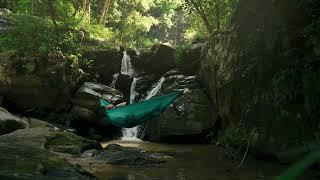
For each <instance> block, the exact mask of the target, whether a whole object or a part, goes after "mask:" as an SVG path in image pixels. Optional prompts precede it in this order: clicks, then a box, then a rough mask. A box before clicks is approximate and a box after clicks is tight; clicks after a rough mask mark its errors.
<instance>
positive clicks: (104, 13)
mask: <svg viewBox="0 0 320 180" xmlns="http://www.w3.org/2000/svg"><path fill="white" fill-rule="evenodd" d="M110 5H111V0H105V1H104V2H103V6H102V8H101V11H100V13H101V14H100V20H99V23H100V24H103V25H104V24H105V21H106V17H107V13H108V10H109V7H110Z"/></svg>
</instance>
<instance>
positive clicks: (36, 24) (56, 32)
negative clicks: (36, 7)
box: [0, 15, 79, 55]
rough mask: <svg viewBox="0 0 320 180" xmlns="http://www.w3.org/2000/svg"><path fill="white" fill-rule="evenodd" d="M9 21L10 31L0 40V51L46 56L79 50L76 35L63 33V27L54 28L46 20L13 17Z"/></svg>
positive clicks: (33, 17)
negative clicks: (6, 50)
mask: <svg viewBox="0 0 320 180" xmlns="http://www.w3.org/2000/svg"><path fill="white" fill-rule="evenodd" d="M11 21H12V22H13V27H12V29H11V30H10V31H9V32H8V33H6V34H5V36H3V37H1V38H0V47H1V48H2V50H4V49H9V50H16V51H18V52H29V53H31V54H38V55H47V54H48V53H49V52H51V51H53V50H61V51H63V52H68V53H72V52H74V51H77V50H78V49H79V45H78V42H77V39H76V35H75V34H74V33H72V32H71V31H64V29H63V27H57V28H54V25H53V23H52V21H51V20H50V19H48V18H39V17H35V16H30V15H13V16H12V17H11Z"/></svg>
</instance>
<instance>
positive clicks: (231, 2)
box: [184, 0, 238, 33]
mask: <svg viewBox="0 0 320 180" xmlns="http://www.w3.org/2000/svg"><path fill="white" fill-rule="evenodd" d="M237 2H238V0H186V1H185V3H184V9H186V10H187V11H188V12H189V13H192V14H194V18H193V22H194V23H195V24H199V25H201V26H200V27H202V28H206V29H207V32H208V33H211V32H214V31H217V30H224V29H225V28H226V26H227V25H228V24H229V22H230V19H231V15H232V12H233V10H234V8H235V5H236V4H237ZM199 21H200V22H201V23H199ZM198 27H199V26H198Z"/></svg>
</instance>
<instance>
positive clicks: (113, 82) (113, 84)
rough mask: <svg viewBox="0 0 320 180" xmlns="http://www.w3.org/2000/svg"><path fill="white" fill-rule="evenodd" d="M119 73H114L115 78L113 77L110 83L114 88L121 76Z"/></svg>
mask: <svg viewBox="0 0 320 180" xmlns="http://www.w3.org/2000/svg"><path fill="white" fill-rule="evenodd" d="M119 75H120V74H119V73H115V74H114V75H112V77H113V79H112V82H111V84H110V87H112V88H116V83H117V80H118V78H119Z"/></svg>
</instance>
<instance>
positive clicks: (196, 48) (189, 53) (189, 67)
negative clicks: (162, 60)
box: [178, 42, 205, 75]
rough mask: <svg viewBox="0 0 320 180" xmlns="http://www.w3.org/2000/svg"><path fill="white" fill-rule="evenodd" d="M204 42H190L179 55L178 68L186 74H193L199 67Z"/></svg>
mask: <svg viewBox="0 0 320 180" xmlns="http://www.w3.org/2000/svg"><path fill="white" fill-rule="evenodd" d="M204 46H205V43H201V42H199V43H196V44H192V45H191V46H190V47H189V48H188V49H186V51H184V52H183V53H182V55H181V57H180V58H181V59H182V62H181V63H180V64H179V65H178V68H179V69H180V70H181V72H183V73H184V74H186V75H194V74H195V73H197V72H198V71H199V69H200V62H201V61H200V58H201V51H202V48H203V47H204Z"/></svg>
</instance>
